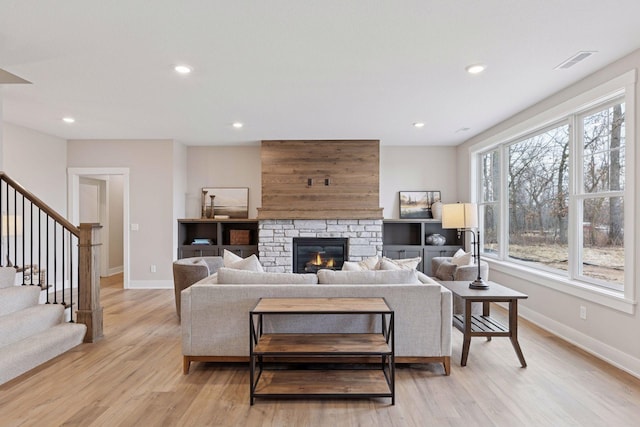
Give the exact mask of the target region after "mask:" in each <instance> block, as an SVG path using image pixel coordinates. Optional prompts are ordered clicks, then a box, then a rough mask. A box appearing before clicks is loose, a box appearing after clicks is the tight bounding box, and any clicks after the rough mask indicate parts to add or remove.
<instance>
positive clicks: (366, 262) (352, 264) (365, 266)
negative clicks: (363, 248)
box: [342, 256, 380, 271]
mask: <svg viewBox="0 0 640 427" xmlns="http://www.w3.org/2000/svg"><path fill="white" fill-rule="evenodd" d="M379 261H380V259H379V258H378V257H377V256H372V257H369V258H365V259H363V260H362V261H345V262H344V264H342V270H343V271H365V270H377V269H378V262H379Z"/></svg>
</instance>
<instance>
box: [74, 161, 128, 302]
mask: <svg viewBox="0 0 640 427" xmlns="http://www.w3.org/2000/svg"><path fill="white" fill-rule="evenodd" d="M67 175H68V194H69V213H70V220H71V222H72V223H73V224H80V223H81V222H97V223H100V224H101V225H102V230H101V240H102V250H101V259H100V264H101V267H100V270H101V271H100V276H102V277H109V276H112V275H114V274H119V273H120V272H122V276H123V280H122V283H123V287H124V289H128V288H129V281H130V280H129V279H130V277H129V276H130V275H129V227H128V224H129V169H128V168H69V169H68V170H67Z"/></svg>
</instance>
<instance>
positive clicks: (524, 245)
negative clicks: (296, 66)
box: [508, 124, 569, 272]
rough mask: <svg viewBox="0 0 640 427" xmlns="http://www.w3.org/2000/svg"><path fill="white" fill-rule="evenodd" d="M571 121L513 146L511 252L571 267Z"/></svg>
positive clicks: (564, 268)
mask: <svg viewBox="0 0 640 427" xmlns="http://www.w3.org/2000/svg"><path fill="white" fill-rule="evenodd" d="M568 146H569V126H568V125H566V124H564V125H560V126H557V127H554V128H552V129H549V130H546V131H544V132H541V133H539V134H536V135H533V136H531V137H529V138H527V139H524V140H521V141H518V142H516V143H513V144H511V145H510V146H509V170H508V180H509V181H508V190H509V191H508V194H509V257H510V258H513V259H517V260H519V261H524V262H529V263H534V264H539V265H541V266H546V267H551V268H554V269H558V270H562V271H565V272H566V271H568V260H569V255H568V251H569V249H568V241H567V226H568V222H567V213H568V212H567V206H568V183H569V178H568V176H569V167H568V164H567V158H568Z"/></svg>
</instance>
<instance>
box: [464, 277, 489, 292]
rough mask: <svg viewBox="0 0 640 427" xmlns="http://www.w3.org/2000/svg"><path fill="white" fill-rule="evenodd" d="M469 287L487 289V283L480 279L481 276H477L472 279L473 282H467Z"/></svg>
mask: <svg viewBox="0 0 640 427" xmlns="http://www.w3.org/2000/svg"><path fill="white" fill-rule="evenodd" d="M469 289H482V290H487V289H489V284H488V283H487V282H485V281H484V280H482V278H481V277H478V278H477V279H476V280H474V281H473V282H471V283H469Z"/></svg>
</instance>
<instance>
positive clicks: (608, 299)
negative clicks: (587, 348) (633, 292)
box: [482, 256, 637, 314]
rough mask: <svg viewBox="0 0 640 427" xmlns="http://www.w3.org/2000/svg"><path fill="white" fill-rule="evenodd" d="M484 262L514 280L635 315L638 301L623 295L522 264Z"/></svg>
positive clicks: (489, 260) (485, 259)
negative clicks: (521, 280)
mask: <svg viewBox="0 0 640 427" xmlns="http://www.w3.org/2000/svg"><path fill="white" fill-rule="evenodd" d="M482 260H483V261H486V262H488V263H489V267H490V269H491V270H492V271H497V272H500V273H503V274H506V275H509V276H511V277H514V278H518V279H523V280H527V281H529V282H531V283H534V284H536V285H541V286H545V287H547V288H551V289H554V290H556V291H559V292H563V293H565V294H568V295H572V296H575V297H578V298H582V299H583V300H585V301H591V302H593V303H595V304H600V305H602V306H605V307H609V308H613V309H615V310H618V311H622V312H624V313H628V314H633V312H634V309H635V306H636V304H637V301H634V300H631V299H628V298H625V297H624V296H623V295H622V293H620V292H617V291H614V290H611V289H607V288H603V287H598V286H593V285H587V284H581V283H580V282H576V281H573V280H569V279H568V278H567V279H563V278H562V277H560V276H558V275H556V274H552V273H548V272H545V271H542V270H538V269H532V268H530V267H526V266H523V265H520V264H516V263H512V262H505V261H499V260H496V259H492V258H490V257H487V256H484V257H483V258H482Z"/></svg>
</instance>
